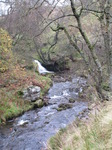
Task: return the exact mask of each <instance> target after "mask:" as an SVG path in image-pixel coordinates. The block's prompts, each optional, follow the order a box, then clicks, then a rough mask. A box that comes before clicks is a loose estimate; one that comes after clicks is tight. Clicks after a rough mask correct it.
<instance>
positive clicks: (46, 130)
mask: <svg viewBox="0 0 112 150" xmlns="http://www.w3.org/2000/svg"><path fill="white" fill-rule="evenodd" d="M85 85H86V81H85V79H83V78H80V77H74V78H73V79H72V80H71V81H65V82H54V83H53V86H52V87H51V88H50V90H49V92H48V94H47V98H48V99H49V104H48V106H44V107H42V108H41V109H38V108H37V109H35V110H31V111H28V112H26V113H24V114H23V115H22V116H20V117H17V118H16V119H14V120H12V121H9V122H8V123H7V125H5V126H2V127H0V150H43V149H46V143H47V140H48V139H49V138H50V137H51V136H53V135H54V134H55V133H56V132H57V131H59V130H60V129H61V128H65V127H66V126H67V125H68V124H70V123H71V122H73V121H74V120H75V119H76V118H77V116H78V115H79V113H80V112H82V111H83V110H85V109H87V108H88V103H87V102H84V101H77V99H78V93H79V92H81V91H82V90H83V87H84V86H85ZM70 98H73V99H76V101H75V102H74V103H72V104H71V105H72V107H71V108H69V109H66V110H62V111H57V109H58V106H59V105H60V104H63V103H66V104H68V103H69V99H70ZM20 121H26V124H25V125H23V126H21V125H20V124H19V122H20Z"/></svg>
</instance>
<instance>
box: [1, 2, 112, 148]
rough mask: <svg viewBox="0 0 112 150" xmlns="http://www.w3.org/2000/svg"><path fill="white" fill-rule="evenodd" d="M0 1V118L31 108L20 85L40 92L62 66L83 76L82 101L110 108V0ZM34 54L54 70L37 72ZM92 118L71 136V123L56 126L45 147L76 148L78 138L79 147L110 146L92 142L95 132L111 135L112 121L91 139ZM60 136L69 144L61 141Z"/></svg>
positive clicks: (50, 82) (9, 116)
mask: <svg viewBox="0 0 112 150" xmlns="http://www.w3.org/2000/svg"><path fill="white" fill-rule="evenodd" d="M0 6H1V7H0V124H5V123H6V122H7V120H9V119H12V118H13V117H17V116H18V115H20V114H22V113H23V112H25V111H28V110H31V109H33V108H34V106H33V105H31V104H30V102H28V101H24V100H23V99H22V94H23V93H22V90H23V89H24V88H26V87H28V86H29V85H31V84H33V85H35V86H39V87H41V89H42V91H41V98H43V97H44V96H45V94H46V93H47V91H48V89H49V88H50V86H51V84H52V81H51V79H52V78H53V77H54V76H55V74H60V76H63V75H62V74H66V72H67V74H68V75H67V77H68V76H69V78H70V77H71V76H72V74H74V75H75V74H76V75H77V76H81V77H84V78H85V79H86V80H87V82H88V88H86V91H85V93H86V99H87V101H91V103H95V104H94V105H95V106H96V105H97V104H98V107H100V108H101V109H103V110H105V111H106V110H107V111H109V113H108V114H109V115H110V114H111V113H110V111H111V109H110V107H109V106H108V104H107V102H106V101H109V105H110V106H111V103H110V102H111V98H112V93H111V91H112V1H111V0H0ZM33 60H38V61H39V62H41V64H42V66H43V67H45V68H46V69H47V70H49V71H53V72H54V75H51V74H48V75H45V76H44V75H41V74H39V73H38V67H37V68H36V69H37V70H35V71H36V72H35V71H34V64H33ZM70 70H72V72H69V71H70ZM54 78H55V77H54ZM82 95H83V94H81V96H82ZM91 95H92V97H91ZM82 97H83V96H82ZM94 99H97V100H94ZM99 103H100V104H99ZM99 105H100V106H99ZM102 105H103V106H102ZM104 105H106V106H107V107H106V109H105V108H104ZM107 108H108V109H107ZM107 111H106V112H107ZM102 114H103V113H101V115H100V117H101V116H102ZM103 116H104V114H103ZM92 121H93V120H92ZM88 124H89V123H88ZM90 124H91V123H90ZM93 124H94V127H93V126H92V127H90V128H92V129H91V131H89V130H87V131H84V129H82V127H81V129H77V128H76V129H77V130H81V134H84V135H85V136H84V137H83V138H82V137H81V135H80V136H79V134H78V133H79V132H78V133H76V135H73V136H72V135H71V132H73V131H74V128H71V127H68V128H67V129H66V131H65V132H64V133H63V131H61V132H60V133H59V134H57V135H56V136H55V137H54V138H51V140H50V141H49V145H48V147H49V148H48V149H49V150H51V149H53V150H58V149H60V150H61V149H63V150H72V149H77V150H78V144H77V141H81V142H82V144H81V145H83V147H82V148H81V147H80V148H79V149H80V150H82V149H83V150H84V148H85V149H88V150H89V149H90V150H92V149H95V150H97V149H98V150H100V149H101V150H103V149H107V147H108V146H110V147H109V148H110V150H111V148H112V145H111V144H110V143H109V140H108V142H107V143H108V145H105V143H106V142H104V143H103V144H104V145H103V146H104V147H103V146H101V141H102V139H101V141H100V142H98V143H97V144H99V143H100V144H99V145H100V146H99V147H97V146H98V145H97V146H96V147H95V138H96V137H97V138H98V137H100V138H102V137H103V138H104V139H105V140H106V136H107V137H109V138H107V139H110V136H111V135H110V132H109V131H110V130H111V129H110V126H111V124H110V126H108V129H107V128H106V129H105V131H104V135H103V133H102V132H100V133H99V131H96V132H97V133H98V134H96V135H95V137H94V140H93V143H94V144H93V143H92V142H90V141H92V138H93V137H90V135H93V132H92V131H94V130H95V128H96V126H97V125H98V126H100V125H99V120H97V121H96V122H94V123H93ZM79 126H80V125H79ZM76 129H75V130H76ZM98 129H99V128H98ZM103 129H104V128H103V127H102V130H103ZM107 130H108V131H107ZM68 131H70V134H69V135H68ZM106 131H107V132H106ZM74 132H76V131H74ZM63 134H64V135H63ZM64 136H66V137H67V138H68V143H69V144H67V141H64V139H63V138H64ZM100 138H99V139H100ZM59 139H60V140H59ZM74 139H75V142H73V141H74ZM97 141H98V140H97ZM71 142H72V144H73V145H72V146H71V144H70V143H71ZM65 143H66V144H65ZM109 144H110V145H109ZM85 145H86V146H85ZM64 146H65V147H64ZM75 146H76V147H75ZM106 146H107V147H106Z"/></svg>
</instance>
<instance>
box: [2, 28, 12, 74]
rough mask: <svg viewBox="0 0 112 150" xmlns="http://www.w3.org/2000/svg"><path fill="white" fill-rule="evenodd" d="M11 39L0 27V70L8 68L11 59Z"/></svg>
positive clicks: (3, 70)
mask: <svg viewBox="0 0 112 150" xmlns="http://www.w3.org/2000/svg"><path fill="white" fill-rule="evenodd" d="M11 48H12V39H11V37H10V36H9V34H8V32H7V31H5V30H3V29H1V28H0V72H5V71H7V70H8V69H9V66H10V63H11V61H12V57H13V54H12V50H11Z"/></svg>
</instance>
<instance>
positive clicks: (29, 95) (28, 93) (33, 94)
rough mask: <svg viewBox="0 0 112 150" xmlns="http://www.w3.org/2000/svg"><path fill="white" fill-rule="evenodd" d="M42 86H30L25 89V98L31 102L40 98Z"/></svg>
mask: <svg viewBox="0 0 112 150" xmlns="http://www.w3.org/2000/svg"><path fill="white" fill-rule="evenodd" d="M40 91H41V88H40V87H39V86H30V87H28V88H27V89H26V90H24V91H23V98H24V99H25V100H29V101H31V102H35V101H36V100H38V99H39V98H40Z"/></svg>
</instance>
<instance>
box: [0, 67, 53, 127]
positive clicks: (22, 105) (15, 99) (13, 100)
mask: <svg viewBox="0 0 112 150" xmlns="http://www.w3.org/2000/svg"><path fill="white" fill-rule="evenodd" d="M13 71H15V72H16V74H14V72H13V75H12V72H8V73H9V74H8V73H7V72H6V73H3V74H2V76H1V78H2V80H1V81H2V82H1V84H0V85H1V88H0V124H1V123H5V122H6V120H8V119H11V118H13V117H16V116H18V115H21V114H22V113H23V112H25V111H27V110H30V109H32V108H33V104H32V103H31V102H28V101H25V100H23V98H22V95H21V93H22V91H23V90H24V89H25V88H27V87H28V86H30V85H34V86H39V87H41V97H42V96H43V95H45V93H46V92H47V91H48V89H49V88H50V85H51V83H52V81H51V79H50V78H49V77H48V76H41V75H39V74H38V73H34V72H33V71H27V70H23V69H21V68H19V69H18V70H13ZM10 73H11V74H10ZM7 75H8V77H7ZM11 75H12V76H11ZM11 77H12V78H11ZM2 85H3V86H2Z"/></svg>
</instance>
